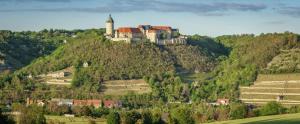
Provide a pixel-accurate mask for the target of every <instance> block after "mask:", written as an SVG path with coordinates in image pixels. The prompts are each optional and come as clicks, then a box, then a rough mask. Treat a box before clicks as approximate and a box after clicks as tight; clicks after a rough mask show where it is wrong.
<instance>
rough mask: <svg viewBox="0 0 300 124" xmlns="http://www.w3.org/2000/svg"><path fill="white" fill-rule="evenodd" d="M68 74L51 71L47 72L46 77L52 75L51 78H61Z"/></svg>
mask: <svg viewBox="0 0 300 124" xmlns="http://www.w3.org/2000/svg"><path fill="white" fill-rule="evenodd" d="M67 75H68V72H64V71H62V72H53V73H49V74H47V76H48V77H53V78H63V77H66V76H67Z"/></svg>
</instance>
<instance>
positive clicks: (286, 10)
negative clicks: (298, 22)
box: [277, 6, 300, 17]
mask: <svg viewBox="0 0 300 124" xmlns="http://www.w3.org/2000/svg"><path fill="white" fill-rule="evenodd" d="M277 11H278V12H279V13H280V14H283V15H289V16H292V17H300V7H299V6H283V7H281V8H279V9H278V10H277Z"/></svg>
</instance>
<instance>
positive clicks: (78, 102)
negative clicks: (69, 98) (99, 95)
mask: <svg viewBox="0 0 300 124" xmlns="http://www.w3.org/2000/svg"><path fill="white" fill-rule="evenodd" d="M73 106H94V107H95V108H99V107H102V101H101V100H96V99H89V100H73Z"/></svg>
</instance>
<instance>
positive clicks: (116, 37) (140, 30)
mask: <svg viewBox="0 0 300 124" xmlns="http://www.w3.org/2000/svg"><path fill="white" fill-rule="evenodd" d="M105 35H106V37H107V38H109V39H110V40H112V41H125V42H127V43H132V42H139V41H150V42H153V43H156V44H160V45H166V44H185V43H186V39H187V38H186V37H185V36H183V35H180V33H179V30H178V29H173V28H172V27H170V26H151V25H139V26H137V27H119V28H117V29H116V30H115V29H114V20H113V18H112V17H111V15H109V18H108V20H107V21H106V34H105Z"/></svg>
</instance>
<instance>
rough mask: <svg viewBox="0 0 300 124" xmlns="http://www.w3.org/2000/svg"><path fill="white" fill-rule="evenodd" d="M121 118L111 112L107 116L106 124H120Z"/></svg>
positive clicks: (116, 113)
mask: <svg viewBox="0 0 300 124" xmlns="http://www.w3.org/2000/svg"><path fill="white" fill-rule="evenodd" d="M120 123H121V118H120V115H119V113H118V112H115V111H111V112H110V113H109V115H108V116H107V124H120Z"/></svg>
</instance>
